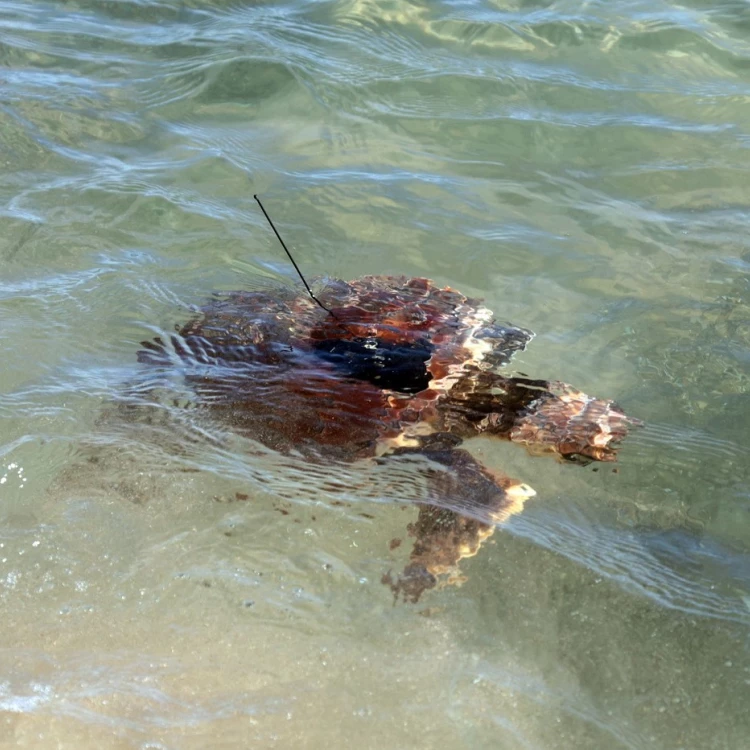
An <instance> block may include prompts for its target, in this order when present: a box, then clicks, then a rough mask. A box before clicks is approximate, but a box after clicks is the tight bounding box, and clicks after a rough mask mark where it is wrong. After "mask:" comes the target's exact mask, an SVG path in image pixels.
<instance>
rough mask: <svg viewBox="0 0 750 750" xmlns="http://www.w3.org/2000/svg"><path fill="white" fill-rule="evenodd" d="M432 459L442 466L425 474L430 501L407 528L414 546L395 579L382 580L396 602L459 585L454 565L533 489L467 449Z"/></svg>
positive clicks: (434, 455) (431, 455)
mask: <svg viewBox="0 0 750 750" xmlns="http://www.w3.org/2000/svg"><path fill="white" fill-rule="evenodd" d="M424 455H425V456H426V457H427V458H429V459H430V460H431V461H433V462H435V463H437V464H440V465H441V466H444V467H446V468H445V469H442V468H440V469H435V470H433V471H431V472H430V473H429V475H428V482H429V488H428V492H429V495H430V502H429V503H420V504H419V515H418V517H417V520H416V521H415V522H414V523H411V524H409V527H408V531H409V535H410V536H412V537H414V546H413V548H412V551H411V554H410V556H409V564H408V565H407V566H406V567H405V568H404V571H403V573H402V574H401V575H400V576H398V577H397V578H396V579H394V578H393V577H392V576H391V574H390V573H387V574H386V575H384V576H383V583H385V584H388V585H389V586H390V587H391V590H392V591H393V595H394V597H395V599H398V598H399V597H403V599H404V601H410V602H414V603H416V602H417V601H419V598H420V596H421V595H422V594H423V593H424V592H425V591H427V590H428V589H431V588H434V587H435V586H438V585H447V584H461V583H463V581H464V580H465V578H464V577H463V576H461V574H460V572H459V570H458V563H459V562H460V561H461V560H462V559H463V558H465V557H473V556H474V555H476V554H477V552H478V551H479V548H480V547H481V545H482V542H484V541H485V539H487V538H488V537H490V536H491V535H492V533H493V532H494V530H495V526H496V525H497V524H499V523H503V522H504V521H506V520H507V519H508V518H509V517H510V516H511V515H513V514H514V513H520V512H521V510H523V505H524V503H525V502H526V500H527V499H528V498H530V497H532V496H533V495H534V494H536V493H535V492H534V490H532V489H531V487H529V486H528V485H526V484H522V483H521V482H518V481H517V480H514V479H510V478H509V477H506V476H505V475H503V474H500V473H499V472H495V471H491V470H490V469H488V468H486V467H485V466H483V465H482V464H480V463H479V462H478V461H477V460H476V459H475V458H474V457H473V456H472V455H471V454H470V453H469V452H468V451H465V450H441V451H427V452H425V453H424Z"/></svg>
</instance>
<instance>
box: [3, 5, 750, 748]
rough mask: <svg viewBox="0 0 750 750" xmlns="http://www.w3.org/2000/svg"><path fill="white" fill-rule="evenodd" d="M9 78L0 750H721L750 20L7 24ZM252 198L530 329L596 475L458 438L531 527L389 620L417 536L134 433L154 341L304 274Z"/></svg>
mask: <svg viewBox="0 0 750 750" xmlns="http://www.w3.org/2000/svg"><path fill="white" fill-rule="evenodd" d="M0 60H1V61H2V69H0V160H1V162H0V164H1V168H0V207H1V211H0V222H1V227H2V231H1V232H0V340H1V345H2V367H0V420H1V421H0V481H1V482H2V483H0V601H1V602H2V624H1V625H0V632H1V633H2V641H1V642H0V743H5V744H7V746H9V747H34V748H39V747H55V748H68V747H70V748H74V747H75V748H88V747H91V748H93V747H96V748H99V747H117V748H205V747H212V748H224V747H226V748H229V747H249V746H252V747H280V748H286V747H309V748H318V747H326V748H330V747H344V746H348V745H349V744H351V743H352V742H353V741H354V740H356V742H357V745H358V746H359V747H362V748H369V747H372V748H376V747H378V748H379V747H398V748H433V747H434V748H446V747H451V748H480V747H481V748H485V747H486V748H503V749H504V748H508V749H512V750H515V748H544V749H546V748H556V749H557V748H561V749H562V750H567V749H571V750H572V749H573V748H575V750H587V749H589V748H590V749H591V750H599V749H603V748H614V747H617V748H632V749H635V748H659V749H662V748H663V749H664V750H676V749H677V748H685V750H694V749H696V750H697V749H698V748H700V749H701V750H703V749H704V748H727V749H729V748H731V749H732V750H734V749H735V748H736V749H737V750H739V749H740V748H744V747H746V746H747V743H748V739H747V738H748V737H750V719H749V718H748V717H750V713H749V712H748V711H747V705H748V697H749V696H750V658H748V650H747V649H748V622H749V620H750V611H749V610H750V589H749V586H748V581H749V579H750V489H748V487H749V483H748V480H749V479H750V470H749V469H748V463H749V462H748V459H747V457H748V450H749V449H750V429H749V427H750V396H749V395H748V389H749V382H750V381H749V366H750V282H749V278H750V276H749V273H750V242H749V241H748V234H747V218H748V211H749V210H750V189H749V188H748V170H749V169H750V118H749V117H748V112H750V110H749V109H748V106H749V104H750V6H748V4H747V3H746V2H740V1H734V2H730V1H727V2H722V1H721V0H712V1H711V2H709V0H703V1H702V2H699V1H696V0H693V1H692V2H684V3H681V4H678V3H672V2H666V0H651V1H650V2H639V1H638V0H631V1H627V0H623V1H622V2H616V3H615V2H595V1H589V2H586V1H581V0H579V1H577V2H572V1H570V2H565V1H564V0H560V1H559V2H549V1H548V2H523V1H522V0H516V1H515V2H513V1H512V0H508V1H507V2H505V1H503V0H496V1H495V2H469V1H465V2H460V1H456V2H427V1H426V0H425V1H424V2H421V3H420V2H407V1H406V0H392V1H391V2H386V1H382V2H375V1H374V0H372V1H369V0H360V1H359V2H345V1H343V0H334V1H332V2H302V1H301V0H297V1H296V2H295V1H290V2H286V3H283V2H257V3H255V2H239V1H234V2H208V1H205V2H201V1H199V0H188V1H187V2H177V0H163V1H161V2H159V1H153V2H150V1H149V0H117V1H115V0H113V1H110V2H106V1H105V0H88V1H81V2H62V1H60V2H36V1H35V2H29V1H28V0H26V1H23V2H21V1H19V2H7V1H5V0H0ZM254 192H257V193H260V194H261V195H262V196H263V197H264V198H265V201H266V205H267V206H268V208H269V210H270V211H271V212H272V214H273V216H274V217H275V219H276V221H277V223H278V224H279V225H280V227H283V233H284V236H285V238H286V240H287V242H288V243H289V244H290V245H292V247H294V248H295V249H296V251H297V254H298V259H299V260H300V262H301V263H302V265H303V267H304V269H305V270H306V272H307V273H308V274H309V275H310V276H313V275H316V274H330V275H332V276H339V277H343V278H354V277H356V276H358V275H361V274H363V273H389V274H407V275H427V276H430V277H432V278H434V279H436V280H437V281H438V282H440V283H445V284H451V285H452V286H455V287H456V288H458V289H460V290H462V291H464V292H465V293H467V294H471V295H477V296H481V297H484V298H485V299H486V301H487V304H488V306H489V307H491V308H492V309H494V310H495V311H496V312H497V314H498V316H499V317H500V318H501V319H507V320H510V321H512V322H514V323H516V324H519V325H523V326H525V327H528V328H531V329H533V330H534V331H535V332H536V333H537V337H536V339H535V340H534V342H533V343H532V345H531V347H530V348H529V350H528V351H527V352H525V353H524V354H523V355H522V356H521V357H519V358H518V360H517V361H516V366H517V367H518V369H520V370H523V371H526V372H531V373H533V374H534V375H536V376H540V377H556V378H560V379H564V380H566V381H568V382H572V383H574V384H575V385H577V386H579V387H581V388H582V389H583V390H585V391H587V392H589V393H594V394H597V395H600V396H604V397H613V398H616V399H617V400H618V401H619V402H621V403H622V404H623V406H624V407H625V408H626V409H627V411H628V412H629V413H631V414H634V415H635V416H638V417H640V418H641V419H643V420H645V422H646V423H647V426H646V428H645V429H644V430H642V431H641V432H640V433H639V434H637V435H636V436H634V437H633V439H632V440H630V441H629V442H628V444H627V445H626V446H625V448H624V449H623V451H622V455H621V463H620V472H619V474H618V475H613V474H611V473H610V472H609V471H599V472H597V473H593V472H591V471H590V469H589V470H585V469H579V468H577V467H570V466H560V465H558V464H555V463H554V462H545V461H542V460H539V459H533V458H530V457H528V456H526V455H523V454H522V452H521V451H518V450H514V446H495V445H491V444H488V443H484V442H482V441H477V443H476V445H474V446H473V448H472V449H473V450H474V451H475V452H476V453H477V454H480V455H482V457H483V459H484V460H486V461H487V462H488V463H491V464H492V465H495V466H497V467H498V468H502V469H503V470H505V471H507V473H509V474H511V475H513V476H518V477H522V478H524V479H526V480H528V481H529V482H531V483H532V484H533V486H534V487H535V489H536V490H537V493H538V496H537V498H536V499H535V500H534V501H533V502H531V503H529V504H528V506H527V510H526V511H525V512H524V514H523V515H521V516H519V517H517V518H515V519H513V520H512V522H511V523H510V524H509V525H508V527H507V528H505V529H504V530H502V531H500V532H498V533H497V534H496V535H495V537H494V543H493V544H491V545H487V546H486V547H485V548H484V549H483V550H482V552H481V554H479V555H478V556H477V557H475V558H473V559H471V560H468V561H465V562H464V564H463V569H464V572H465V573H466V575H467V576H468V581H467V582H466V583H465V584H464V585H463V587H461V588H449V589H445V590H442V591H439V592H433V593H431V595H430V596H429V598H426V599H425V600H424V601H423V602H421V603H420V605H419V606H418V607H410V606H401V605H400V606H396V607H393V606H392V604H391V598H390V595H389V592H388V590H387V589H386V588H384V587H383V586H381V584H380V576H381V575H382V572H383V571H384V570H388V569H389V568H397V567H398V566H399V565H403V562H404V560H405V558H406V555H407V547H408V545H403V546H401V547H400V548H397V549H395V550H390V549H389V542H390V540H391V539H393V538H394V537H398V538H404V539H405V527H406V524H407V523H408V522H409V521H411V520H413V511H412V510H411V509H408V508H407V509H406V510H403V509H402V507H400V506H393V505H386V504H377V503H373V502H371V501H367V500H366V499H362V500H361V501H360V502H354V503H353V504H352V505H350V506H340V505H337V504H332V503H331V502H330V500H331V498H330V497H326V496H325V493H324V492H322V491H321V492H320V493H319V494H316V493H315V487H314V482H312V483H311V482H308V483H307V489H308V492H307V493H306V494H304V495H302V494H300V495H299V497H298V499H297V501H296V502H291V503H285V504H283V505H280V504H279V502H280V501H279V499H278V497H275V496H274V494H273V493H274V491H275V488H279V487H281V488H283V487H284V484H285V482H286V483H287V484H288V486H287V488H286V489H287V490H288V489H289V487H292V488H294V487H296V486H297V485H295V484H294V482H296V481H298V480H296V479H295V476H296V477H299V476H302V477H303V479H302V480H301V481H302V482H303V483H304V467H296V468H295V467H290V466H288V465H287V462H285V461H284V460H282V459H280V458H279V457H277V456H273V455H269V454H264V455H255V454H251V453H250V452H249V451H248V450H247V445H246V444H245V443H243V442H242V441H240V440H234V441H232V439H231V438H230V439H229V441H228V442H225V443H222V444H221V447H220V448H217V447H216V445H215V444H213V443H210V442H208V441H204V442H201V441H198V442H190V443H188V442H187V441H186V440H184V439H183V435H182V434H181V433H179V431H177V432H175V433H174V434H173V435H171V436H170V437H171V439H170V441H166V442H163V441H160V440H155V439H154V435H153V432H150V431H148V430H143V431H138V430H130V431H128V430H119V429H118V426H117V415H116V414H115V416H114V417H113V416H112V415H111V413H110V411H111V410H110V409H109V405H110V404H111V403H112V401H113V400H115V399H116V398H117V396H118V394H121V393H122V388H123V383H126V382H127V381H128V379H129V378H132V377H133V375H134V374H135V373H136V371H137V365H136V361H135V353H136V351H137V349H138V342H139V341H140V340H141V339H143V338H146V337H148V336H151V335H152V334H153V333H154V332H155V331H160V330H168V329H170V328H171V327H172V326H173V325H174V324H175V323H179V322H181V321H184V320H185V319H186V317H187V316H188V315H189V306H190V305H194V304H200V303H201V302H202V301H203V300H205V299H206V297H207V296H208V295H209V294H210V293H211V292H212V291H214V290H221V289H237V288H242V287H245V286H248V285H252V284H257V283H258V282H259V279H266V280H268V281H271V282H284V283H288V284H294V283H296V282H295V279H294V277H293V274H292V271H291V269H290V268H289V267H288V264H287V263H285V262H284V258H283V256H282V255H281V254H280V249H279V248H278V247H277V245H276V244H275V241H274V239H273V236H272V235H271V233H270V232H269V230H268V227H267V226H266V225H265V224H264V222H263V218H262V216H261V215H260V214H259V212H258V211H257V208H256V206H255V204H254V202H253V201H252V194H253V193H254ZM186 468H187V469H189V470H190V471H187V472H186V471H178V469H186ZM295 471H296V472H297V474H295V473H294V472H295ZM265 480H268V481H270V482H271V486H270V489H269V491H261V489H260V483H261V482H262V481H265ZM274 483H275V484H274ZM311 487H312V492H311V491H310V488H311ZM237 493H240V495H241V496H244V495H248V498H249V499H248V501H238V500H237ZM355 500H356V498H355ZM279 510H284V511H286V512H287V513H288V515H284V514H283V513H280V512H279Z"/></svg>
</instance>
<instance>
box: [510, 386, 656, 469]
mask: <svg viewBox="0 0 750 750" xmlns="http://www.w3.org/2000/svg"><path fill="white" fill-rule="evenodd" d="M513 380H519V379H516V378H514V379H513ZM641 425H642V422H641V421H640V420H638V419H634V418H633V417H629V416H627V415H626V414H625V412H624V411H623V410H622V409H621V408H620V407H619V406H618V405H617V404H616V403H615V402H614V401H610V400H608V399H599V398H594V397H593V396H588V395H587V394H585V393H583V392H582V391H579V390H578V389H577V388H574V387H573V386H572V385H568V384H567V383H563V382H561V381H551V382H549V383H547V384H546V388H545V389H544V390H543V391H542V392H541V393H540V394H539V395H538V397H537V398H536V399H534V400H533V401H532V402H531V403H530V404H528V405H527V406H526V408H525V409H524V410H523V411H522V412H521V413H520V414H518V415H517V416H516V418H515V420H514V422H513V425H512V427H511V429H510V431H509V433H508V437H509V438H510V440H511V441H512V442H514V443H520V444H521V445H524V446H525V447H526V449H527V450H528V451H529V452H530V453H532V454H548V453H552V454H556V455H558V456H559V457H560V458H562V459H565V460H568V461H575V462H577V463H584V464H586V463H589V462H591V461H592V460H593V461H616V460H617V449H618V448H619V445H620V442H621V440H622V439H623V438H624V437H625V436H626V435H627V434H628V432H629V431H630V430H631V429H632V428H633V427H639V426H641Z"/></svg>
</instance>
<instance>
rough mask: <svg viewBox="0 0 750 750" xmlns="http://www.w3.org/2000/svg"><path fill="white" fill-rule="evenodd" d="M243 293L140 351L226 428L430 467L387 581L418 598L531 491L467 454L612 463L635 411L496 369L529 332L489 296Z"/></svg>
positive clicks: (431, 287)
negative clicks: (499, 446) (499, 313)
mask: <svg viewBox="0 0 750 750" xmlns="http://www.w3.org/2000/svg"><path fill="white" fill-rule="evenodd" d="M318 297H319V299H320V301H321V303H322V304H323V305H324V306H325V307H326V308H328V310H329V311H330V312H326V311H325V310H323V309H322V308H321V307H319V306H318V305H316V304H315V302H314V301H313V300H312V299H310V297H309V296H307V295H306V294H304V293H299V294H298V293H293V292H290V291H288V290H286V291H278V290H276V291H246V292H243V291H238V292H231V293H227V294H224V295H219V296H216V297H215V298H214V299H213V300H212V301H210V302H209V303H208V304H207V305H206V306H205V307H204V308H203V309H202V311H201V312H200V314H198V315H197V316H196V317H195V318H194V319H193V320H191V321H189V322H188V323H187V324H185V325H184V326H182V327H180V328H178V329H177V332H176V333H175V334H173V335H171V336H169V337H164V338H156V339H154V340H152V341H144V342H143V347H144V348H143V349H142V350H141V351H140V352H139V354H138V358H139V361H141V362H142V363H145V364H148V365H151V366H157V367H162V368H164V367H175V366H179V367H182V368H183V369H184V372H185V379H186V381H187V382H188V384H189V385H190V386H191V388H192V389H193V390H194V392H195V393H196V396H197V397H198V399H199V402H200V404H201V405H203V406H205V407H206V408H208V409H210V410H211V413H212V414H213V415H215V416H216V418H218V419H220V420H221V421H222V422H223V423H224V424H226V425H228V426H230V427H231V428H232V429H234V430H237V431H238V432H240V433H242V434H245V435H247V436H249V437H251V438H253V439H255V440H257V441H259V442H261V443H263V444H264V445H266V446H268V447H270V448H272V449H274V450H277V451H280V452H282V453H292V452H293V453H294V454H295V455H302V456H304V457H305V458H306V459H307V460H309V461H313V462H327V463H330V462H334V461H344V462H355V461H364V462H366V461H373V460H375V461H378V462H383V461H388V460H389V459H390V458H391V457H397V456H403V455H408V454H414V453H418V454H421V455H423V456H424V457H425V458H426V459H428V461H429V465H430V466H432V467H433V470H432V471H430V472H429V474H428V490H427V497H420V498H418V499H417V498H399V499H403V500H410V499H414V500H415V502H417V504H418V505H419V515H418V518H417V520H416V521H415V522H414V523H413V524H411V525H410V527H409V533H410V535H411V536H412V537H414V546H413V549H412V551H411V555H410V561H409V563H408V565H407V566H406V568H405V570H404V571H403V573H402V574H401V575H399V576H397V577H395V578H394V577H392V576H391V575H390V574H387V575H386V576H384V579H383V580H384V582H385V583H387V584H389V585H390V586H391V588H392V590H393V593H394V596H395V597H403V598H404V599H405V600H409V601H413V602H416V601H417V600H418V599H419V598H420V596H421V595H422V594H423V593H424V591H426V590H427V589H430V588H433V587H435V586H436V585H438V584H439V583H441V584H442V583H446V582H447V583H459V582H461V581H462V580H463V579H462V577H461V576H460V574H459V572H458V568H457V565H458V563H459V561H460V560H461V559H462V558H465V557H470V556H472V555H474V554H476V553H477V551H478V550H479V548H480V546H481V544H482V542H483V541H484V540H485V539H486V538H487V537H489V536H490V535H491V534H492V532H493V531H494V528H495V526H496V525H497V524H500V523H502V522H504V521H506V520H507V519H508V518H509V517H510V516H511V515H513V514H514V513H518V512H520V511H521V510H522V508H523V505H524V502H525V501H526V500H527V499H528V498H529V497H532V496H533V495H534V494H535V493H534V491H533V490H532V489H531V488H530V487H529V486H528V485H526V484H523V483H521V482H519V481H517V480H514V479H511V478H509V477H507V476H505V475H503V474H502V473H500V472H498V471H495V470H492V469H489V468H487V467H485V466H483V465H482V464H481V463H479V462H478V461H477V460H476V459H475V458H474V457H473V456H472V455H471V454H470V453H469V452H468V451H466V450H465V449H462V448H460V447H459V446H460V445H461V443H462V442H463V441H464V440H465V439H468V438H471V437H474V436H478V435H487V436H493V437H497V438H501V439H504V440H510V441H512V442H515V443H520V444H521V445H523V446H525V447H526V448H527V449H528V450H529V451H530V452H532V453H535V454H551V455H555V456H557V457H558V458H560V459H562V460H567V461H575V462H579V463H587V462H589V461H615V460H616V458H617V447H618V444H619V441H620V440H621V439H622V438H623V437H624V436H625V435H626V434H627V432H628V430H629V429H630V428H631V427H632V426H633V425H635V424H637V420H634V419H632V418H629V417H627V416H626V415H625V413H624V412H623V411H622V410H621V409H620V408H619V407H618V406H617V405H616V404H615V403H614V402H612V401H608V400H600V399H596V398H592V397H590V396H587V395H586V394H584V393H582V392H581V391H578V390H576V389H575V388H573V387H572V386H569V385H567V384H565V383H562V382H558V381H547V380H533V379H530V378H526V377H509V376H504V375H502V374H501V373H500V372H499V370H500V369H501V368H502V367H503V366H504V365H507V364H508V362H509V361H510V358H511V357H512V355H513V354H514V353H515V352H517V351H520V350H523V349H524V348H525V347H526V345H527V344H528V342H529V341H530V340H531V338H532V336H533V335H532V334H531V333H530V332H529V331H526V330H524V329H522V328H517V327H514V326H511V325H501V324H498V323H496V322H495V321H494V319H493V316H492V313H491V312H490V311H489V310H487V309H486V308H485V307H483V306H482V305H481V302H480V301H479V300H473V299H468V298H466V297H465V296H463V295H462V294H460V293H459V292H457V291H455V290H453V289H450V288H440V287H438V286H436V285H435V284H433V283H432V282H431V281H430V280H428V279H424V278H407V277H392V276H365V277H362V278H359V279H356V280H354V281H350V282H345V281H341V280H331V281H329V282H328V283H327V284H326V286H325V288H324V290H323V291H322V292H321V293H320V294H319V295H318Z"/></svg>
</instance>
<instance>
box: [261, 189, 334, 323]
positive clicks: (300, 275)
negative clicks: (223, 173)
mask: <svg viewBox="0 0 750 750" xmlns="http://www.w3.org/2000/svg"><path fill="white" fill-rule="evenodd" d="M253 198H255V200H256V201H258V205H259V206H260V210H261V211H263V216H265V217H266V219H268V223H269V224H270V225H271V229H273V232H274V234H275V235H276V236H277V237H278V238H279V242H280V243H281V247H283V248H284V250H286V254H287V255H288V256H289V260H291V261H292V265H293V266H294V270H295V271H296V272H297V274H298V275H299V277H300V278H301V279H302V283H303V284H304V285H305V289H307V293H308V294H309V295H310V297H312V298H313V300H315V302H317V303H318V305H320V307H322V308H323V309H324V310H325V311H326V312H327V313H328V314H329V315H333V317H334V318H336V315H334V313H333V312H331V311H330V310H329V309H328V308H327V307H326V306H325V305H324V304H323V303H322V302H321V301H320V300H319V299H318V298H317V297H316V296H315V295H314V294H313V290H312V289H310V285H309V284H308V283H307V282H306V281H305V277H304V276H303V275H302V271H300V270H299V266H298V265H297V264H296V263H295V262H294V258H292V254H291V253H290V252H289V248H288V247H287V246H286V245H285V244H284V240H282V239H281V235H280V234H279V231H278V230H277V229H276V227H275V226H274V223H273V222H272V221H271V217H270V216H269V215H268V213H267V211H266V209H265V208H263V204H262V203H261V202H260V198H258V196H257V195H253ZM336 320H338V318H336Z"/></svg>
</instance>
